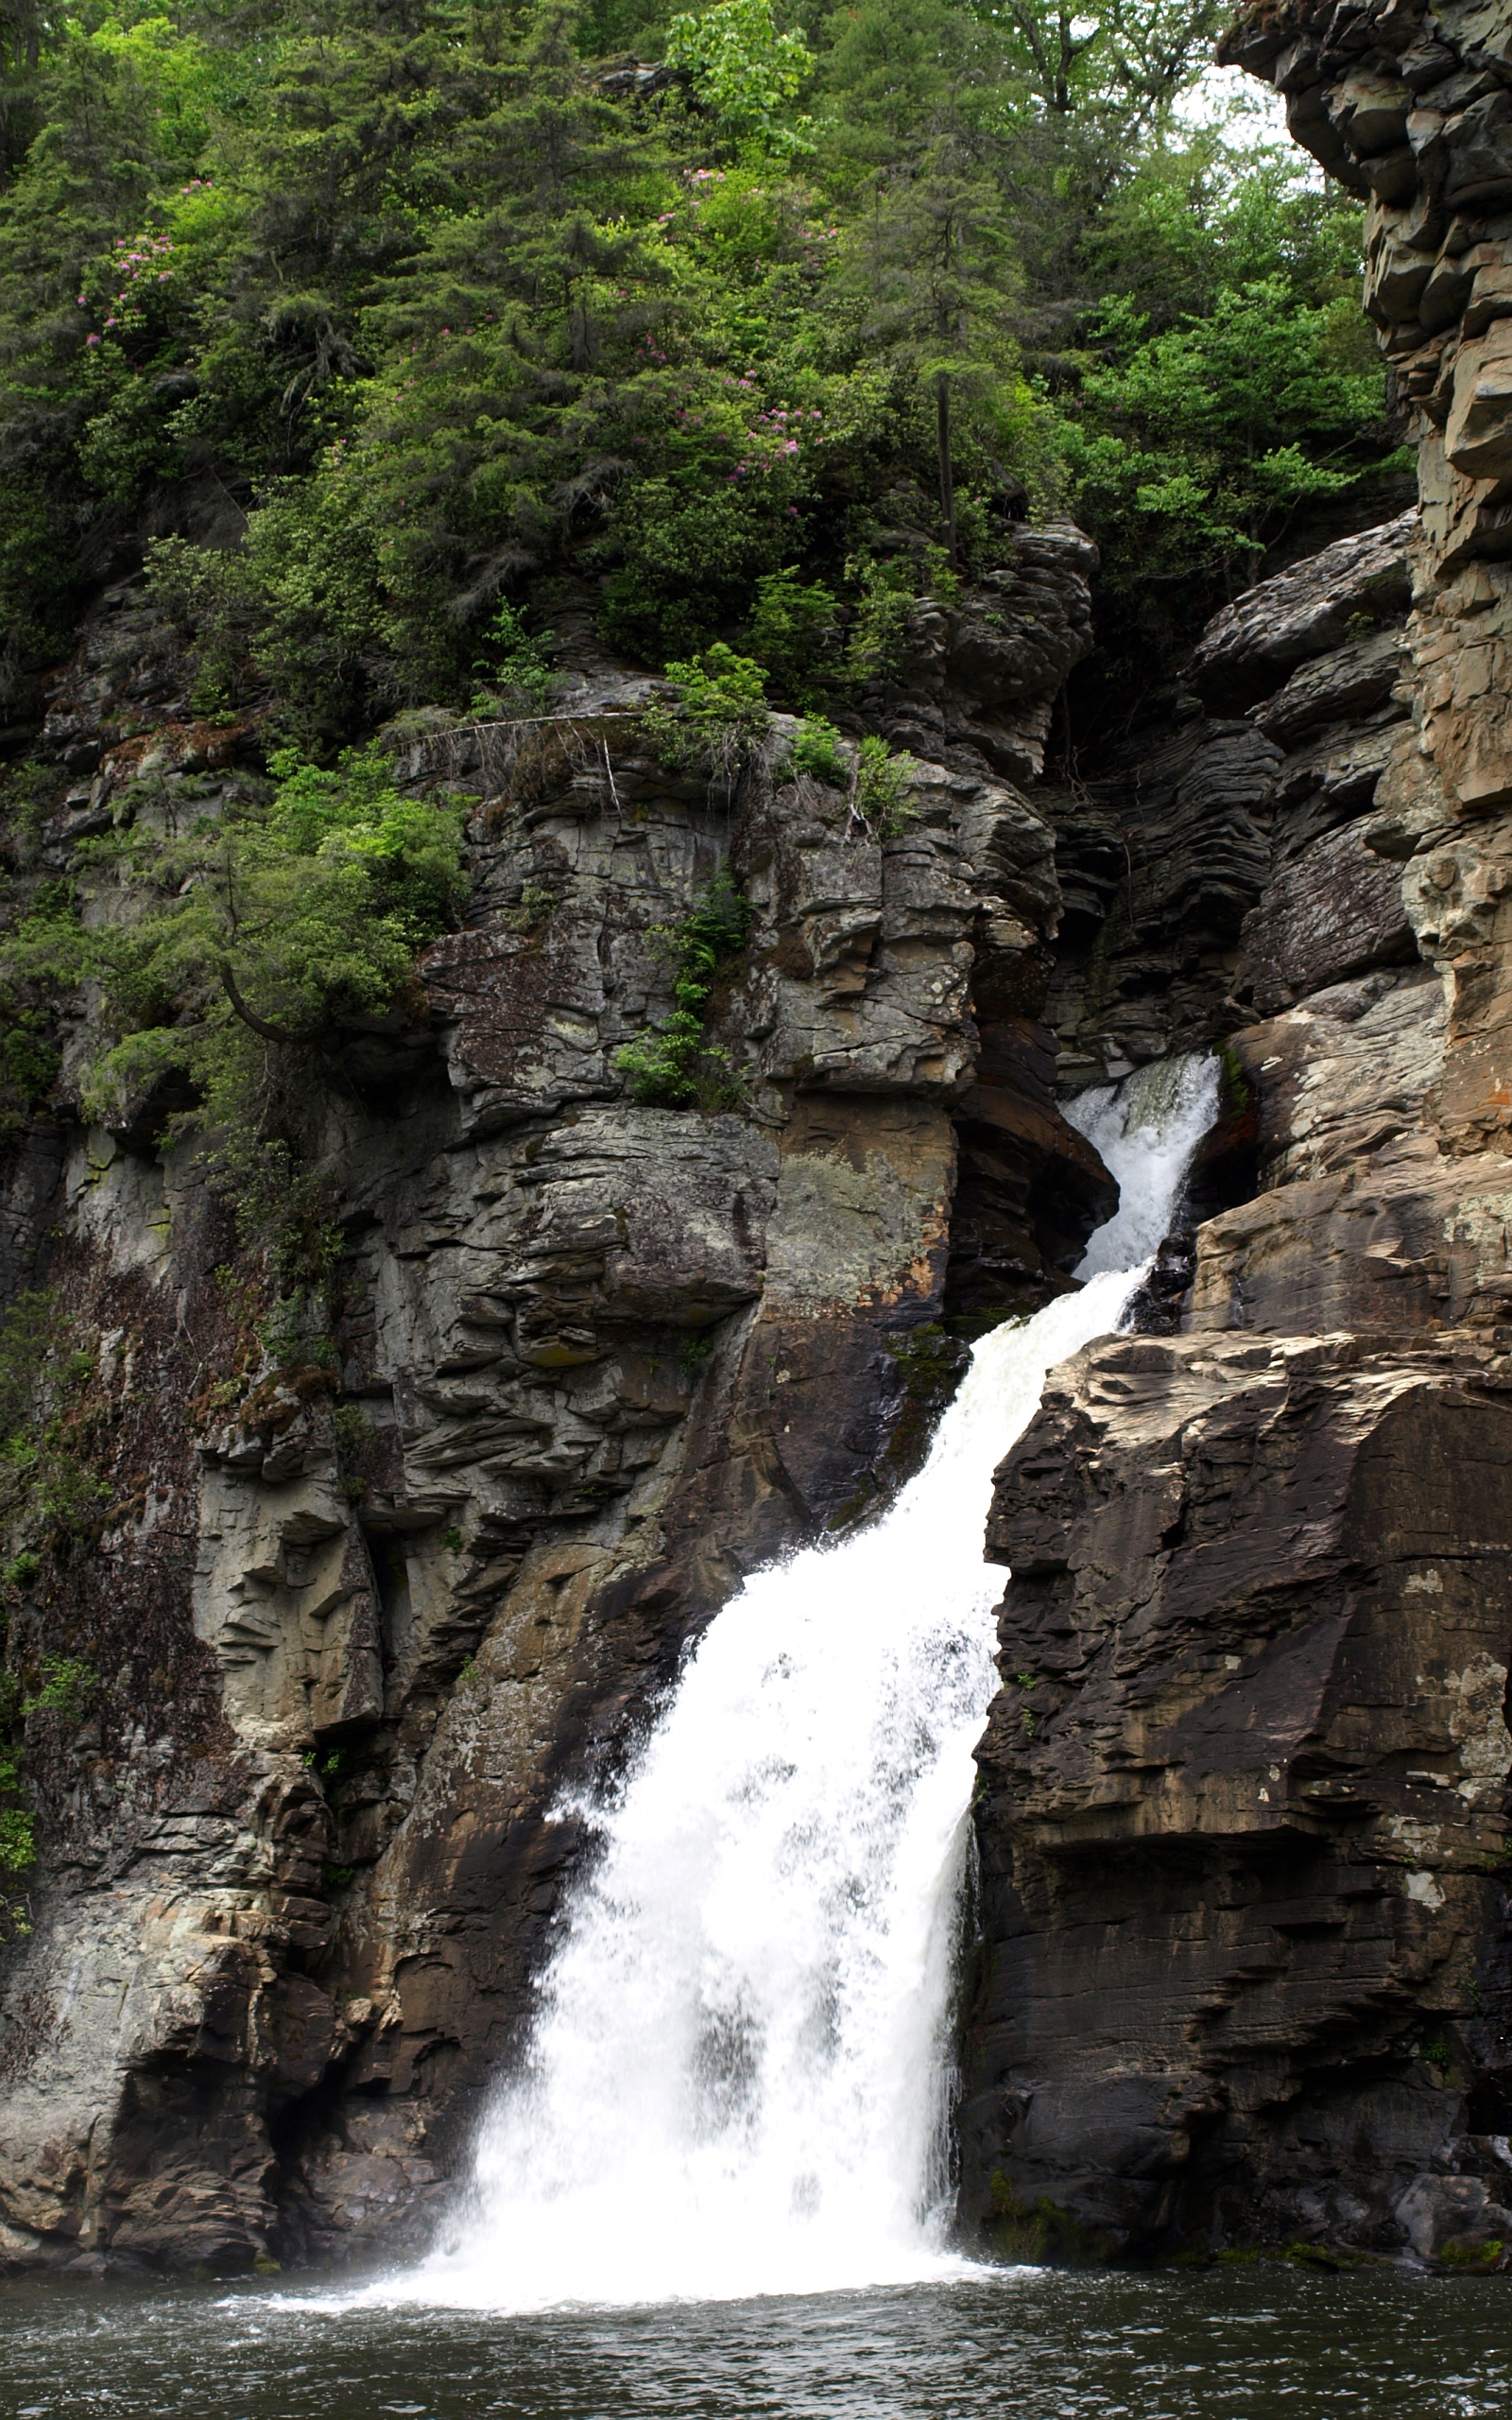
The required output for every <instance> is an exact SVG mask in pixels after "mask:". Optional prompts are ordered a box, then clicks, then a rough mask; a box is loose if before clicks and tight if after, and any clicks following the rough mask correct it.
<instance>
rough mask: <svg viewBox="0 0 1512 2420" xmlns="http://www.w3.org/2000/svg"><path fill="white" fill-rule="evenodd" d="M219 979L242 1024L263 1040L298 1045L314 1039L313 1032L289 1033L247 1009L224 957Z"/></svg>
mask: <svg viewBox="0 0 1512 2420" xmlns="http://www.w3.org/2000/svg"><path fill="white" fill-rule="evenodd" d="M220 979H221V983H222V985H223V986H224V988H225V993H226V997H227V999H228V1000H229V1001H230V1002H231V1004H232V1008H233V1009H234V1010H235V1011H236V1014H237V1015H238V1016H239V1017H240V1019H241V1021H242V1023H243V1025H245V1026H249V1027H250V1029H251V1030H252V1032H253V1033H255V1034H258V1035H260V1036H261V1038H262V1039H263V1041H264V1042H282V1043H285V1044H287V1043H293V1044H296V1045H298V1044H300V1043H305V1042H313V1041H314V1040H315V1038H316V1037H315V1035H314V1033H313V1032H311V1033H290V1032H289V1030H288V1029H287V1027H285V1026H281V1025H269V1023H268V1021H267V1019H266V1017H260V1016H259V1015H258V1013H257V1011H256V1010H255V1009H249V1007H248V1005H247V1003H246V1001H245V1000H244V999H243V998H242V995H241V994H240V992H239V991H238V990H237V988H236V977H235V976H234V975H233V974H232V971H231V966H230V963H229V961H228V960H227V959H222V960H221V964H220Z"/></svg>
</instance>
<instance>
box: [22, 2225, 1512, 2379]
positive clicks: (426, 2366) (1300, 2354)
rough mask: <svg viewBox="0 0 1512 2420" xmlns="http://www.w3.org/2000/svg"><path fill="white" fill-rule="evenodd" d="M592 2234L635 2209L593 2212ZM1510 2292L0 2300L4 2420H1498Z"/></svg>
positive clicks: (1150, 2285) (1322, 2278)
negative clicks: (543, 2302) (631, 2302)
mask: <svg viewBox="0 0 1512 2420" xmlns="http://www.w3.org/2000/svg"><path fill="white" fill-rule="evenodd" d="M601 2223H602V2225H603V2226H604V2228H605V2229H606V2231H610V2232H615V2231H624V2230H627V2229H633V2227H634V2225H635V2213H634V2211H633V2210H626V2209H623V2208H614V2207H611V2206H606V2207H605V2209H604V2210H603V2212H602V2213H601ZM1508 2411H1512V2302H1509V2301H1508V2297H1507V2287H1506V2284H1505V2282H1504V2281H1503V2280H1501V2279H1485V2280H1474V2279H1467V2280H1464V2281H1461V2280H1459V2279H1452V2278H1435V2279H1424V2278H1418V2277H1412V2276H1407V2275H1403V2274H1401V2273H1396V2272H1391V2271H1385V2270H1377V2271H1370V2272H1366V2273H1355V2274H1352V2275H1343V2274H1340V2275H1330V2274H1316V2275H1313V2274H1308V2273H1298V2272H1297V2271H1296V2270H1293V2269H1290V2268H1288V2267H1287V2266H1285V2265H1284V2264H1281V2263H1276V2264H1269V2263H1266V2264H1261V2265H1259V2266H1257V2267H1253V2268H1237V2269H1215V2270H1208V2271H1204V2272H1200V2273H1194V2272H1181V2271H1170V2270H1163V2271H1155V2272H1151V2273H1143V2274H1142V2273H1114V2274H1102V2275H1094V2276H1085V2275H1081V2276H1076V2275H1068V2274H1065V2273H1059V2274H1057V2273H1052V2272H1047V2271H1042V2270H1041V2271H1036V2270H1005V2271H1000V2272H996V2273H990V2274H988V2275H987V2276H985V2277H982V2276H978V2277H962V2278H959V2279H957V2280H955V2281H954V2282H951V2283H947V2284H935V2285H918V2286H911V2287H893V2288H887V2289H885V2290H879V2291H875V2292H869V2293H848V2294H816V2295H809V2296H802V2297H786V2296H782V2297H773V2298H771V2299H764V2300H759V2301H749V2302H721V2303H698V2304H671V2305H662V2306H656V2307H649V2308H639V2309H576V2310H562V2311H555V2312H541V2313H532V2314H527V2315H524V2316H507V2315H505V2314H502V2313H496V2312H483V2311H472V2310H469V2311H456V2310H450V2309H438V2308H434V2307H425V2306H421V2305H415V2304H407V2305H404V2306H401V2307H399V2308H392V2307H389V2306H387V2305H380V2304H376V2303H373V2302H371V2301H369V2300H367V2299H365V2298H363V2299H357V2300H352V2301H349V2302H347V2303H345V2304H344V2305H342V2306H339V2307H338V2306H335V2304H334V2303H333V2301H332V2300H331V2299H330V2297H329V2296H328V2295H321V2294H311V2295H305V2294H303V2293H301V2292H298V2291H295V2292H290V2293H283V2294H273V2295H270V2294H269V2293H267V2292H266V2290H263V2289H261V2288H258V2289H253V2288H250V2287H248V2288H239V2287H227V2286H218V2287H217V2286H215V2285H208V2284H200V2285H188V2284H185V2285H181V2286H174V2287H152V2288H147V2287H133V2286H128V2285H125V2284H121V2285H117V2284H115V2283H113V2282H109V2281H108V2282H106V2283H104V2284H101V2285H96V2286H86V2287H82V2288H81V2287H80V2286H79V2285H77V2283H74V2282H72V2281H69V2282H61V2283H59V2284H56V2285H48V2286H41V2285H24V2286H11V2287H9V2288H7V2289H5V2290H3V2291H0V2412H3V2413H4V2414H5V2420H79V2415H80V2414H86V2415H94V2414H98V2415H100V2420H179V2415H183V2420H388V2416H389V2415H404V2420H705V2415H707V2420H998V2415H1001V2420H1480V2415H1482V2414H1486V2415H1492V2414H1494V2415H1496V2420H1505V2415H1506V2413H1507V2412H1508Z"/></svg>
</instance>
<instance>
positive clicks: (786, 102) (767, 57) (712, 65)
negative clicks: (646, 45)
mask: <svg viewBox="0 0 1512 2420" xmlns="http://www.w3.org/2000/svg"><path fill="white" fill-rule="evenodd" d="M664 56H665V59H666V63H667V65H668V66H669V67H680V68H683V69H685V70H686V72H687V75H688V78H689V81H690V83H691V85H692V87H693V92H694V96H695V98H696V100H697V101H698V102H699V104H700V105H701V106H702V107H703V108H704V109H706V110H709V111H710V112H713V115H714V116H715V117H716V118H718V119H719V120H720V122H721V124H722V125H723V126H725V127H727V128H728V129H729V130H730V133H731V134H733V135H736V136H739V135H754V136H757V137H759V138H760V139H761V140H762V142H763V143H764V144H765V146H766V147H767V148H768V149H771V150H773V151H778V152H788V153H791V152H793V151H796V150H800V149H808V148H810V147H811V138H810V137H809V134H808V128H809V125H810V123H811V121H810V120H808V119H806V118H805V119H800V120H799V122H798V123H797V124H794V123H792V122H791V111H792V104H793V103H794V101H796V100H797V98H798V96H799V93H800V92H801V91H802V89H803V87H804V85H805V83H806V82H807V81H808V78H809V77H810V75H811V73H812V72H813V68H814V63H815V61H814V53H813V51H812V50H810V48H809V46H808V43H806V42H805V41H804V39H803V37H802V35H801V34H800V33H791V32H790V33H780V32H779V31H778V28H777V26H776V24H775V22H774V20H773V17H772V11H771V6H770V0H714V6H713V8H712V9H704V10H703V12H702V14H701V15H698V16H693V15H683V16H677V17H674V18H673V19H672V22H671V24H670V25H669V26H668V27H667V38H666V45H665V51H664Z"/></svg>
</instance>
